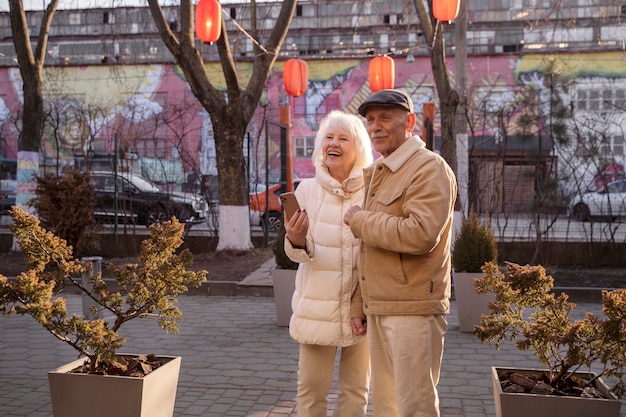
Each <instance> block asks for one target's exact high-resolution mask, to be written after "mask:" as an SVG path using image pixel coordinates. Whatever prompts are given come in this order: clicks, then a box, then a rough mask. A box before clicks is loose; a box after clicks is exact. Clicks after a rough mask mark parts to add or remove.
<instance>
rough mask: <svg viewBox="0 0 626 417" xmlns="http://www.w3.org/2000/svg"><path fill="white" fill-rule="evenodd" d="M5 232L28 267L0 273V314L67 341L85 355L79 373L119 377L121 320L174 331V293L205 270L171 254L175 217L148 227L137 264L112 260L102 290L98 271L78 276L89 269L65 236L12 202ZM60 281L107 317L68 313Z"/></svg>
mask: <svg viewBox="0 0 626 417" xmlns="http://www.w3.org/2000/svg"><path fill="white" fill-rule="evenodd" d="M10 214H11V217H12V219H13V225H12V226H11V231H12V233H13V234H14V236H15V238H16V239H17V241H18V242H19V245H20V247H21V249H22V251H23V252H24V255H25V257H26V260H27V262H28V270H27V271H25V272H23V273H21V274H19V275H18V276H17V278H16V280H15V281H9V280H8V279H7V278H6V277H4V276H2V275H0V313H2V314H10V313H16V314H21V315H24V314H28V315H30V316H32V317H33V318H34V319H35V320H36V321H38V322H39V323H40V324H41V325H42V326H43V327H44V328H45V329H46V330H48V331H49V332H50V333H51V334H52V335H53V336H55V337H56V338H57V339H59V340H61V341H63V342H65V343H67V344H69V345H70V346H72V347H73V348H74V349H76V350H77V351H78V352H79V356H85V357H86V358H87V366H86V367H84V368H85V372H88V373H98V374H106V373H108V372H112V373H114V374H119V366H120V363H123V362H124V361H123V360H121V359H120V360H119V361H118V358H117V356H116V352H117V351H118V349H119V348H120V347H121V346H122V345H123V343H124V338H123V337H121V336H120V335H119V334H118V333H117V332H118V330H119V328H120V327H121V326H122V325H123V324H124V323H126V322H128V321H130V320H133V319H137V318H153V319H156V320H157V322H158V324H159V326H160V327H161V328H163V329H164V330H165V331H167V332H177V331H178V320H179V319H180V318H181V317H182V314H181V311H180V309H179V308H178V307H176V305H175V304H176V298H175V297H176V296H177V295H179V294H181V293H183V292H185V291H187V288H188V286H189V285H194V286H198V285H200V284H201V283H202V282H203V281H205V280H206V274H207V272H206V271H200V272H193V271H189V270H188V269H187V268H188V267H189V266H190V265H191V264H192V254H191V252H189V250H187V249H186V250H183V251H181V252H179V253H177V250H178V248H179V247H180V245H181V244H182V242H183V240H182V235H183V232H184V225H183V224H181V223H180V222H179V221H178V220H176V218H172V220H170V221H166V222H163V223H161V224H158V225H153V226H151V227H150V238H149V239H146V240H145V241H143V243H142V245H141V251H140V253H139V255H138V261H139V263H138V264H126V265H124V266H121V267H116V266H114V265H111V266H110V267H111V269H112V271H113V275H114V278H115V281H116V284H117V288H116V289H115V290H114V291H113V290H109V288H108V286H107V284H106V283H105V281H104V280H103V279H102V277H101V276H100V274H87V275H88V276H89V282H88V284H89V285H83V283H82V276H83V275H84V274H85V273H86V272H88V269H87V268H89V267H90V266H89V265H85V264H83V263H82V262H81V261H80V260H79V259H76V258H74V257H73V255H72V247H71V246H68V245H67V243H66V241H65V240H63V239H60V238H59V237H57V236H55V235H54V234H53V233H51V232H49V231H47V230H45V229H44V228H42V227H41V226H40V222H39V220H38V219H37V218H36V217H34V216H31V215H29V214H27V213H26V212H24V211H23V210H21V209H19V208H17V207H14V208H13V209H12V210H11V212H10ZM65 282H71V284H73V285H74V286H75V287H77V288H78V289H79V290H80V291H81V292H82V293H83V294H86V295H87V296H88V297H90V298H91V299H92V300H93V301H94V302H95V303H96V304H97V306H98V308H100V309H102V310H104V311H105V312H106V314H107V315H108V316H113V319H112V320H110V321H105V320H103V319H101V318H95V319H88V318H86V317H83V316H80V315H70V314H69V313H68V311H67V308H66V302H65V299H64V298H63V297H59V295H60V293H61V292H62V290H63V286H64V285H65Z"/></svg>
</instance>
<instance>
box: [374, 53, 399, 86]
mask: <svg viewBox="0 0 626 417" xmlns="http://www.w3.org/2000/svg"><path fill="white" fill-rule="evenodd" d="M395 80H396V70H395V63H394V60H393V58H391V57H390V56H387V55H385V56H378V57H376V58H374V59H372V60H371V61H370V89H371V90H372V91H373V92H374V93H375V92H377V91H380V90H386V89H388V88H393V86H394V84H395Z"/></svg>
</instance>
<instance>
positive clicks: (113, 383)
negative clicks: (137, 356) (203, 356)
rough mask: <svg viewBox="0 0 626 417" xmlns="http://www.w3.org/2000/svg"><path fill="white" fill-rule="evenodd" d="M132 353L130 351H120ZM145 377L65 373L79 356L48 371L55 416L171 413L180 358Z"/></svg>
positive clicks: (121, 416)
mask: <svg viewBox="0 0 626 417" xmlns="http://www.w3.org/2000/svg"><path fill="white" fill-rule="evenodd" d="M123 356H132V355H123ZM159 358H169V359H171V360H170V361H169V362H167V363H166V364H164V365H162V366H160V367H159V368H157V369H156V370H155V371H153V372H151V373H149V374H148V375H146V376H145V377H144V378H133V377H125V376H111V375H91V374H77V373H68V372H69V371H70V370H72V369H74V368H76V367H78V366H79V365H80V364H81V363H82V362H83V361H84V360H85V358H81V359H78V360H75V361H74V362H71V363H69V364H67V365H64V366H62V367H60V368H57V369H55V370H53V371H50V372H49V373H48V382H49V384H50V396H51V398H52V414H53V415H54V417H85V416H89V417H172V415H173V414H174V403H175V401H176V388H177V385H178V373H179V371H180V363H181V358H180V357H179V356H160V357H159Z"/></svg>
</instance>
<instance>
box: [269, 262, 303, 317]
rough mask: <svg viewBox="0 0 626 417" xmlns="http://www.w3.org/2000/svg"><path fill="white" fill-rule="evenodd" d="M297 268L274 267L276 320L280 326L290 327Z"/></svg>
mask: <svg viewBox="0 0 626 417" xmlns="http://www.w3.org/2000/svg"><path fill="white" fill-rule="evenodd" d="M296 272H297V271H296V270H293V269H274V270H273V271H272V280H273V282H274V303H275V304H276V322H277V324H278V326H280V327H288V326H289V320H290V319H291V314H292V313H293V311H292V310H291V299H292V298H293V292H294V291H295V290H296Z"/></svg>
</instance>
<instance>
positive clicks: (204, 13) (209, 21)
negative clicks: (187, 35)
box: [196, 0, 222, 43]
mask: <svg viewBox="0 0 626 417" xmlns="http://www.w3.org/2000/svg"><path fill="white" fill-rule="evenodd" d="M221 32H222V6H220V2H219V1H218V0H200V1H199V2H198V5H197V6H196V36H197V37H198V39H200V40H201V41H202V42H210V43H212V42H216V41H217V40H218V39H219V38H220V35H221Z"/></svg>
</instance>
